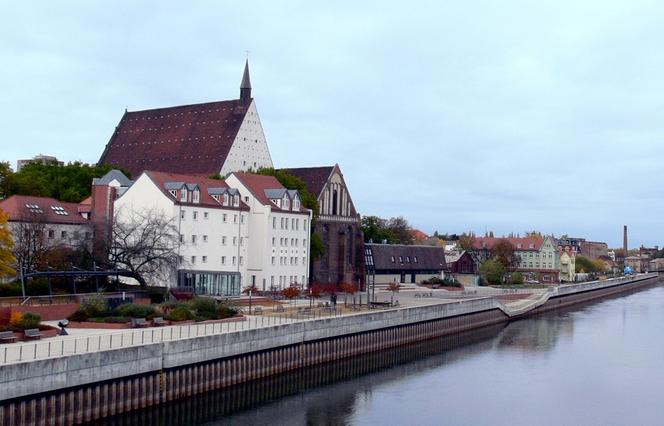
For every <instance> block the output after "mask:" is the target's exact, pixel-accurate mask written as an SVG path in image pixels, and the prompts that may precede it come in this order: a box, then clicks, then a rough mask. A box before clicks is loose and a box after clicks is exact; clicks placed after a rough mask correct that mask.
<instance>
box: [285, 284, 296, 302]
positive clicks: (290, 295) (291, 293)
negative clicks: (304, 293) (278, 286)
mask: <svg viewBox="0 0 664 426" xmlns="http://www.w3.org/2000/svg"><path fill="white" fill-rule="evenodd" d="M281 295H282V296H284V297H285V298H286V299H288V300H293V299H295V298H297V297H299V296H300V287H298V286H297V285H291V286H290V287H286V288H285V289H283V290H281Z"/></svg>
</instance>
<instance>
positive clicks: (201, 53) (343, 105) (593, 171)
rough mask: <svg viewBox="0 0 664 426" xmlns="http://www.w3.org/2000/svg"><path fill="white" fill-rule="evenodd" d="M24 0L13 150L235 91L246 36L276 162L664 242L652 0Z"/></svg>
mask: <svg viewBox="0 0 664 426" xmlns="http://www.w3.org/2000/svg"><path fill="white" fill-rule="evenodd" d="M25 3H27V2H13V3H12V4H7V3H5V4H4V5H3V6H1V8H0V20H1V25H0V81H2V83H1V84H2V96H0V117H2V118H0V125H1V126H2V130H3V133H4V136H3V137H2V142H1V143H2V155H1V157H2V159H3V160H6V161H11V162H12V165H14V166H15V162H16V160H17V159H18V158H29V157H32V156H34V155H35V154H38V153H44V154H51V155H56V156H57V157H58V158H59V159H61V160H65V161H73V160H81V161H84V162H96V161H97V160H98V158H99V156H100V155H101V153H102V151H103V148H104V146H105V144H106V142H107V141H108V139H109V137H110V136H111V134H112V132H113V129H114V126H115V125H116V124H117V123H118V121H119V120H120V118H121V116H122V113H123V111H124V109H125V108H128V109H129V110H139V109H147V108H156V107H164V106H173V105H181V104H189V103H198V102H205V101H214V100H224V99H233V98H237V97H238V96H239V84H240V80H241V76H242V67H243V65H244V58H245V51H246V50H249V51H250V67H251V81H252V85H253V96H254V98H255V99H256V102H257V107H258V110H259V114H260V116H261V120H262V123H263V127H264V129H265V133H266V136H267V139H268V145H269V148H270V152H271V154H272V158H273V161H274V163H275V166H276V167H302V166H318V165H328V164H334V163H339V164H340V166H341V168H342V171H343V172H344V176H345V178H346V182H347V184H348V185H349V187H350V190H351V195H352V198H353V201H354V202H355V205H356V207H357V209H358V210H359V211H360V213H362V214H363V215H379V216H383V217H390V216H396V215H402V216H404V217H406V219H408V221H409V222H410V223H411V224H412V225H413V226H414V227H417V228H420V229H422V230H423V231H425V232H428V233H433V231H434V230H438V231H440V232H462V231H468V230H474V231H476V232H477V233H483V232H484V230H485V229H488V230H493V231H494V232H495V233H496V234H503V233H509V232H519V233H523V232H524V231H526V230H531V229H537V230H540V231H542V232H545V233H554V234H555V235H557V236H558V235H560V234H563V233H567V234H570V235H575V236H583V237H586V238H588V239H594V240H603V241H607V242H608V243H609V245H610V246H618V245H620V244H621V241H622V226H623V224H626V225H628V226H629V228H630V247H632V246H638V245H639V244H646V245H654V244H659V245H662V238H661V236H662V234H663V232H664V220H662V219H661V217H662V212H663V211H664V197H662V192H663V191H664V190H663V189H662V188H663V187H664V177H662V173H661V172H660V170H661V168H662V163H663V162H664V143H662V142H663V136H664V119H663V117H664V72H663V70H664V52H663V50H664V49H663V48H662V40H664V25H662V22H663V19H664V6H663V5H662V4H661V2H657V1H639V0H630V1H622V2H618V1H578V0H575V1H560V0H557V1H538V2H533V1H502V2H497V1H493V0H491V1H463V2H461V1H458V2H454V3H452V2H445V1H433V2H414V1H410V2H392V3H391V4H390V3H389V2H384V1H380V2H373V3H369V2H357V1H352V2H319V3H322V4H319V5H315V6H314V5H313V4H312V3H314V2H311V1H302V2H256V1H252V2H226V3H227V4H228V6H223V5H221V3H222V2H203V1H197V2H191V3H192V4H188V3H189V2H187V4H186V5H185V3H184V2H181V3H180V4H179V5H177V6H171V7H164V6H163V4H165V2H136V1H114V2H96V3H95V4H92V2H87V1H86V2H83V1H81V2H71V1H70V2H42V4H41V5H40V6H26V5H25ZM137 4H140V5H137Z"/></svg>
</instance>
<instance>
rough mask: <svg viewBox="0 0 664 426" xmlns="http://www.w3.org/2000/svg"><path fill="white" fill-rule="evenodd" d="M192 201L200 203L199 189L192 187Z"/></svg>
mask: <svg viewBox="0 0 664 426" xmlns="http://www.w3.org/2000/svg"><path fill="white" fill-rule="evenodd" d="M193 198H194V203H200V202H201V191H199V190H198V189H194V197H193Z"/></svg>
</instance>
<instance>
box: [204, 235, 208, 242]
mask: <svg viewBox="0 0 664 426" xmlns="http://www.w3.org/2000/svg"><path fill="white" fill-rule="evenodd" d="M203 242H204V243H207V235H203Z"/></svg>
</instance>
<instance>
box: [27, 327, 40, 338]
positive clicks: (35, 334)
mask: <svg viewBox="0 0 664 426" xmlns="http://www.w3.org/2000/svg"><path fill="white" fill-rule="evenodd" d="M23 333H25V338H26V339H41V338H42V334H41V333H40V332H39V329H38V328H29V329H27V330H25V331H24V332H23Z"/></svg>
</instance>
